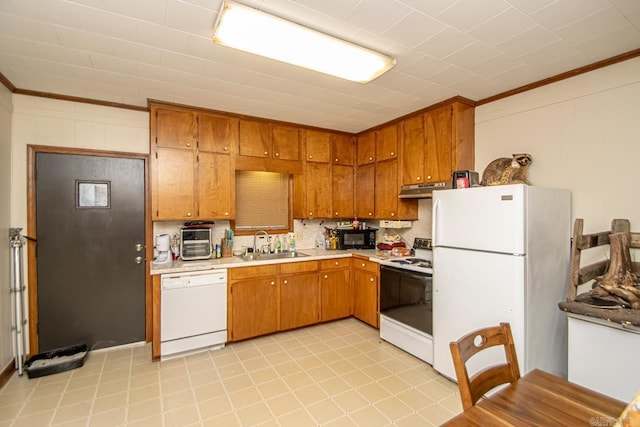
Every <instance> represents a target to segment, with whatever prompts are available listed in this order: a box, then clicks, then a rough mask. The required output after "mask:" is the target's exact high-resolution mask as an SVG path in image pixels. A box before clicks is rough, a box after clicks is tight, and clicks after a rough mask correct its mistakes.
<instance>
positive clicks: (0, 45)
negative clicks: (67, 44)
mask: <svg viewBox="0 0 640 427" xmlns="http://www.w3.org/2000/svg"><path fill="white" fill-rule="evenodd" d="M0 50H1V51H2V52H7V53H13V54H16V55H20V56H25V57H30V58H41V59H45V60H51V61H56V62H61V63H65V64H75V65H83V66H90V65H91V63H90V62H89V55H88V54H87V53H86V52H84V51H81V50H75V49H67V48H64V47H61V46H59V45H55V44H49V43H41V42H36V41H29V40H26V39H18V38H14V37H7V36H3V35H0Z"/></svg>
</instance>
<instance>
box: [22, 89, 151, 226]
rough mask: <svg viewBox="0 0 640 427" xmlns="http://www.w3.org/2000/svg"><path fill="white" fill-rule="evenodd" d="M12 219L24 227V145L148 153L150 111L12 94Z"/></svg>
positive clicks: (25, 153) (25, 208) (25, 156)
mask: <svg viewBox="0 0 640 427" xmlns="http://www.w3.org/2000/svg"><path fill="white" fill-rule="evenodd" d="M11 143H12V153H11V154H12V164H13V171H12V178H13V185H12V194H11V200H12V202H13V205H12V207H11V220H12V223H13V224H14V226H15V227H24V229H25V230H26V227H27V192H26V188H27V145H29V144H31V145H52V146H57V147H73V148H86V149H94V150H106V151H121V152H128V153H149V113H147V112H143V111H133V110H125V109H121V108H112V107H103V106H100V105H92V104H83V103H78V102H69V101H60V100H57V99H48V98H39V97H33V96H25V95H14V96H13V121H12V137H11Z"/></svg>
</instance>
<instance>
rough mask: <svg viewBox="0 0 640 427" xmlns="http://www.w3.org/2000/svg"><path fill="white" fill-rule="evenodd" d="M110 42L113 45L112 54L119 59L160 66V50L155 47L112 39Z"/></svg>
mask: <svg viewBox="0 0 640 427" xmlns="http://www.w3.org/2000/svg"><path fill="white" fill-rule="evenodd" d="M111 42H112V45H113V54H114V55H115V56H117V57H119V58H123V59H130V60H132V61H138V62H145V63H147V64H156V65H157V64H160V58H161V55H162V50H161V49H159V48H157V47H151V46H147V45H143V44H140V43H135V42H129V41H126V40H118V39H112V41H111Z"/></svg>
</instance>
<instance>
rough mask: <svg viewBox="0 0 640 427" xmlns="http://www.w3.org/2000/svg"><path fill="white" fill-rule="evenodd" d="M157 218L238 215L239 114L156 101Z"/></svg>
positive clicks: (154, 200) (153, 109)
mask: <svg viewBox="0 0 640 427" xmlns="http://www.w3.org/2000/svg"><path fill="white" fill-rule="evenodd" d="M150 118H151V120H150V122H151V123H150V131H151V185H152V189H151V203H152V219H153V220H193V219H233V217H234V216H235V184H234V183H235V171H234V167H233V159H232V157H231V155H230V154H231V152H233V150H234V149H235V147H236V146H237V138H238V120H237V119H234V118H228V117H222V116H216V115H210V114H204V113H198V112H197V111H187V110H184V109H178V108H176V109H171V108H163V107H158V106H155V105H152V106H151V114H150Z"/></svg>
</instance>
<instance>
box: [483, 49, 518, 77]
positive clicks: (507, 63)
mask: <svg viewBox="0 0 640 427" xmlns="http://www.w3.org/2000/svg"><path fill="white" fill-rule="evenodd" d="M523 65H524V62H522V61H520V60H519V59H516V58H513V57H511V56H509V55H505V54H501V55H498V56H494V57H493V58H489V59H487V60H486V61H484V62H481V63H479V64H477V65H475V66H473V67H472V68H471V70H472V71H473V72H474V73H476V74H478V75H480V76H482V77H485V78H492V77H495V76H497V75H498V74H501V73H504V72H505V71H507V70H512V69H514V68H517V67H521V66H523Z"/></svg>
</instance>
